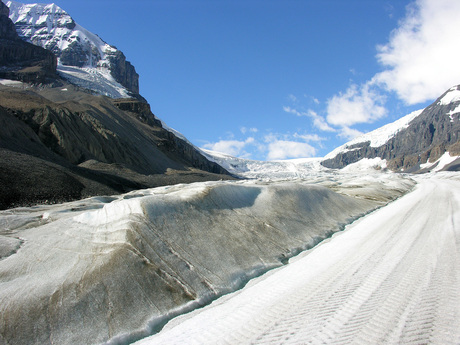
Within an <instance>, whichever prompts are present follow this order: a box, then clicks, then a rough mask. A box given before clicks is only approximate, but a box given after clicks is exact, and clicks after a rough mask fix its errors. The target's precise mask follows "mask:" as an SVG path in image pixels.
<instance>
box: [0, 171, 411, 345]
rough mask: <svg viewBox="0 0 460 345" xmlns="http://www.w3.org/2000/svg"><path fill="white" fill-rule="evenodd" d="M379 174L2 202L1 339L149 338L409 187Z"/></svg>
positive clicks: (63, 341) (73, 341) (47, 341)
mask: <svg viewBox="0 0 460 345" xmlns="http://www.w3.org/2000/svg"><path fill="white" fill-rule="evenodd" d="M381 176H382V177H379V178H378V180H374V181H373V182H371V178H370V177H367V176H366V178H367V179H368V180H367V182H366V181H364V180H363V181H360V182H358V183H359V184H360V188H359V189H357V188H354V187H353V185H354V184H356V183H357V182H356V178H355V179H351V180H347V181H349V182H348V186H347V182H346V181H340V182H338V181H335V182H334V181H330V180H329V182H324V181H323V183H322V184H321V183H316V184H313V185H312V184H306V183H300V182H297V183H292V182H279V183H267V182H261V181H259V182H256V181H252V182H250V181H238V182H226V181H220V182H203V183H195V184H189V185H176V186H169V187H161V188H155V189H148V190H139V191H135V192H131V193H128V194H125V195H122V196H118V197H97V198H91V199H86V200H82V201H78V202H72V203H67V204H62V205H55V206H49V205H48V206H36V207H32V208H22V209H12V210H7V211H3V212H1V213H0V244H1V245H0V248H1V250H0V252H1V255H2V258H0V277H1V279H0V314H1V315H2V318H1V322H0V342H1V343H5V344H51V343H59V344H89V343H91V344H93V343H103V342H107V341H112V342H113V343H117V342H118V343H120V342H130V341H133V340H135V339H139V338H141V337H143V336H146V335H148V334H150V333H151V332H154V331H155V330H157V329H159V327H161V325H162V324H164V322H165V321H167V320H168V319H170V318H171V317H173V316H174V315H177V314H180V313H182V312H184V311H186V310H191V309H193V308H196V307H198V306H200V305H203V304H206V303H208V302H210V301H211V300H213V299H215V298H216V297H218V296H220V295H222V294H225V293H227V292H230V291H234V290H236V289H238V288H239V287H241V286H242V285H244V284H245V283H246V282H247V281H248V280H249V279H250V278H252V277H255V276H257V275H259V274H261V273H263V272H265V271H267V270H268V269H271V268H274V267H278V266H281V265H283V264H284V263H286V262H287V260H288V259H289V258H290V257H292V256H293V255H295V254H297V253H299V252H300V251H302V250H305V249H307V248H310V247H312V246H314V245H315V244H317V243H318V242H319V241H321V240H322V239H324V238H326V237H328V236H330V235H331V234H332V233H334V232H336V231H339V230H341V229H342V228H343V226H344V224H346V223H348V222H350V221H351V220H352V219H354V218H356V217H359V216H360V215H362V214H364V213H366V212H369V211H370V210H371V209H374V208H375V207H377V206H379V205H381V204H382V203H384V202H386V201H388V200H389V198H390V199H391V198H392V197H395V196H398V195H400V194H401V193H403V192H404V191H406V190H407V189H408V188H410V186H411V185H412V184H411V183H410V182H409V183H408V182H407V181H406V180H404V181H402V180H403V178H400V179H399V178H398V181H399V182H398V181H394V183H387V182H388V181H387V182H384V181H383V180H381V181H380V180H379V179H382V178H385V176H386V175H385V176H384V175H381ZM388 176H389V175H388ZM325 180H327V178H326V179H325ZM366 183H367V186H371V185H373V186H374V187H372V188H369V189H366V188H364V187H363V185H365V184H366ZM324 186H328V187H329V188H326V187H324ZM371 190H372V192H370V191H371ZM359 193H361V195H357V194H359ZM363 193H364V194H363ZM372 193H377V194H378V195H380V197H381V200H380V201H375V200H376V198H375V195H372ZM385 193H387V194H385ZM346 194H348V195H346ZM18 329H21V331H20V332H18V331H17V330H18Z"/></svg>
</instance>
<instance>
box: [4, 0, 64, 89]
mask: <svg viewBox="0 0 460 345" xmlns="http://www.w3.org/2000/svg"><path fill="white" fill-rule="evenodd" d="M56 67H57V60H56V57H55V56H54V55H53V54H52V53H51V52H50V51H48V50H46V49H43V48H41V47H37V46H35V45H33V44H30V43H27V42H24V41H23V40H21V39H20V38H19V36H18V35H17V33H16V29H15V26H14V24H13V22H12V21H11V19H10V18H9V8H8V7H7V6H6V5H5V4H4V3H3V2H0V78H6V79H13V80H20V81H24V82H30V83H44V82H47V81H49V79H53V78H56Z"/></svg>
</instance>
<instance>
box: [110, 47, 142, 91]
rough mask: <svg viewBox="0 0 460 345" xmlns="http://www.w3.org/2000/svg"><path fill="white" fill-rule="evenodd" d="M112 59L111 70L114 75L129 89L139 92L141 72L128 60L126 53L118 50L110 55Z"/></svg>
mask: <svg viewBox="0 0 460 345" xmlns="http://www.w3.org/2000/svg"><path fill="white" fill-rule="evenodd" d="M108 60H109V61H110V65H111V68H110V71H111V74H112V76H113V77H114V78H115V80H116V81H118V82H119V83H120V84H121V85H123V86H124V87H126V88H127V89H128V90H129V91H132V92H134V93H139V74H137V72H136V69H135V68H134V66H133V65H131V63H130V62H129V61H126V57H125V55H124V54H123V53H122V52H121V51H119V50H117V51H116V52H115V53H114V54H113V55H109V56H108Z"/></svg>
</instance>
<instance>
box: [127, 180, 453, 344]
mask: <svg viewBox="0 0 460 345" xmlns="http://www.w3.org/2000/svg"><path fill="white" fill-rule="evenodd" d="M459 235H460V182H459V181H455V180H449V179H444V180H443V179H436V178H427V179H423V178H422V179H420V181H419V185H418V186H417V188H416V189H415V190H414V192H412V193H410V194H408V195H406V196H404V197H403V198H401V199H399V200H397V201H395V202H394V203H392V204H390V205H388V206H386V207H384V208H382V209H380V210H378V211H375V212H374V213H372V214H370V215H368V216H367V217H364V218H362V219H360V220H358V221H357V222H355V223H353V224H351V225H349V226H347V228H346V230H345V231H344V232H343V233H338V234H336V235H334V236H333V237H332V239H331V240H329V241H325V242H323V243H322V244H321V245H319V246H317V247H315V248H314V249H312V250H310V251H309V252H306V253H303V254H301V255H300V256H299V257H297V258H295V260H291V261H290V264H289V265H287V266H284V267H282V268H279V269H277V270H274V271H270V272H269V273H267V274H265V275H263V276H261V277H259V278H257V279H255V280H253V281H252V282H251V283H250V284H248V285H247V286H246V287H245V288H243V289H242V290H240V291H238V292H235V293H233V294H230V295H227V296H225V297H223V298H221V299H219V300H217V301H215V302H214V303H212V304H211V305H209V306H207V307H205V308H202V309H198V310H195V311H193V312H191V313H189V314H186V315H183V316H180V317H178V318H176V319H174V320H172V321H171V322H170V323H169V324H167V325H166V326H165V327H164V329H163V330H162V331H161V332H160V333H158V334H156V335H153V336H151V337H148V338H145V339H143V340H140V341H138V342H136V343H135V344H137V345H150V344H224V343H225V344H280V343H283V344H300V343H305V342H307V341H308V342H309V343H314V344H320V343H321V344H324V343H334V344H350V343H353V344H383V343H385V344H396V343H404V344H422V343H423V344H428V343H432V344H458V343H459V342H460V318H459V317H458V316H459V314H460V295H459V294H458V289H459V282H460V267H459V263H458V260H456V259H455V258H457V257H458V256H459V254H460V252H459V249H458V246H456V245H455V243H456V238H458V236H459Z"/></svg>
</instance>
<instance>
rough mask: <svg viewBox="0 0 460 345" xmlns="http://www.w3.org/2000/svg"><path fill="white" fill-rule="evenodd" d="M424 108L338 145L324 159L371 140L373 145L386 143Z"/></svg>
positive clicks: (377, 145)
mask: <svg viewBox="0 0 460 345" xmlns="http://www.w3.org/2000/svg"><path fill="white" fill-rule="evenodd" d="M422 111H423V109H420V110H416V111H414V112H412V113H410V114H408V115H406V116H403V117H402V118H400V119H398V120H396V121H395V122H392V123H389V124H387V125H385V126H382V127H380V128H378V129H376V130H374V131H371V132H369V133H366V134H363V135H361V136H359V137H356V138H355V139H352V140H350V141H349V142H347V143H346V144H344V145H342V146H339V147H337V148H336V149H335V150H333V151H331V152H330V153H328V154H327V155H326V156H325V157H324V159H332V158H334V157H335V156H337V155H338V154H339V153H345V152H347V151H352V150H353V149H350V148H349V147H351V146H353V145H356V144H359V143H365V142H370V146H371V147H379V146H382V145H384V144H385V143H386V142H388V140H390V139H391V138H393V137H394V136H395V135H396V134H397V133H398V132H400V131H401V130H403V129H405V128H407V127H408V126H409V123H410V122H411V121H412V120H413V119H415V118H416V117H417V116H419V115H420V114H421V113H422Z"/></svg>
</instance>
